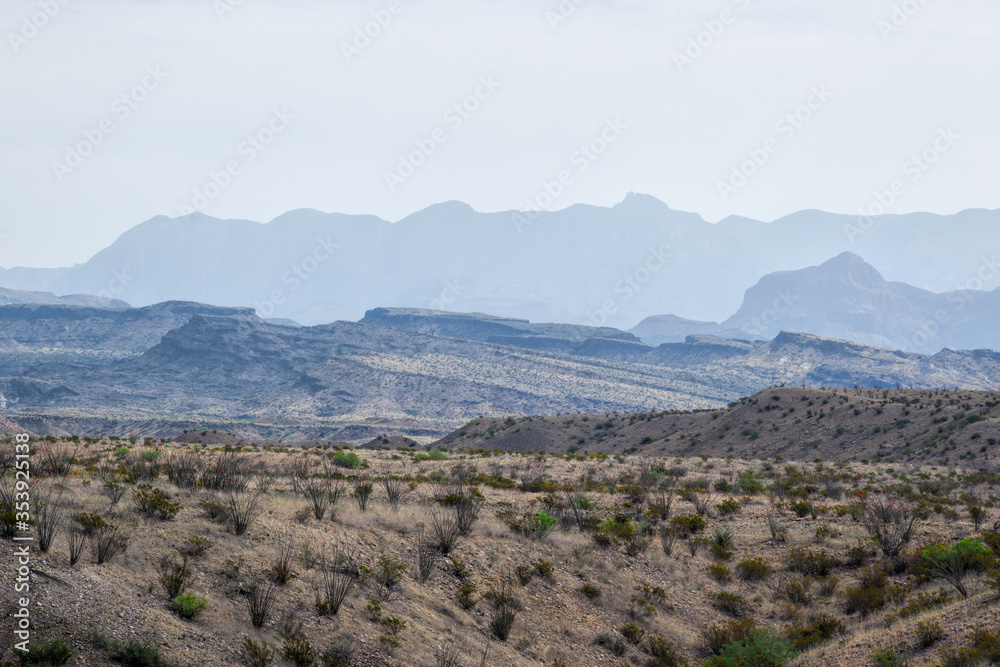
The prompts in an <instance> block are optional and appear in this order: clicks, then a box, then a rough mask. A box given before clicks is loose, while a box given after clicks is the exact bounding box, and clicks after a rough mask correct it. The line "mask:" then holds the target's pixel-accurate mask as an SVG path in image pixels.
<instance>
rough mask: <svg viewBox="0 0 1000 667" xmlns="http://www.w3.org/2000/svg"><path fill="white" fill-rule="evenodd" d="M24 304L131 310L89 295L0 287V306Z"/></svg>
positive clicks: (124, 303)
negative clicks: (58, 294)
mask: <svg viewBox="0 0 1000 667" xmlns="http://www.w3.org/2000/svg"><path fill="white" fill-rule="evenodd" d="M24 304H45V305H50V306H54V305H58V306H92V307H95V308H119V309H120V308H131V307H132V306H130V305H129V304H127V303H126V302H124V301H122V300H121V299H112V298H106V297H100V296H93V295H90V294H70V295H67V296H56V295H55V294H52V293H51V292H27V291H24V290H12V289H4V288H2V287H0V306H15V305H24Z"/></svg>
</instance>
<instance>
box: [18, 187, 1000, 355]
mask: <svg viewBox="0 0 1000 667" xmlns="http://www.w3.org/2000/svg"><path fill="white" fill-rule="evenodd" d="M998 223H1000V212H998V211H987V210H967V211H963V212H961V213H957V214H955V215H951V216H941V215H933V214H924V213H920V214H908V215H900V216H894V215H885V216H880V217H876V218H870V219H860V220H859V218H858V217H856V216H850V215H836V214H830V213H822V212H819V211H802V212H799V213H795V214H793V215H790V216H787V217H785V218H782V219H780V220H776V221H774V222H770V223H765V222H759V221H756V220H750V219H747V218H740V217H730V218H727V219H725V220H723V221H721V222H719V223H717V224H711V223H708V222H706V221H705V220H703V219H702V218H701V217H700V216H698V215H696V214H693V213H685V212H681V211H675V210H672V209H670V208H669V207H668V206H667V205H666V204H664V203H662V202H660V201H658V200H656V199H654V198H653V197H649V196H646V195H639V194H630V195H628V196H627V197H626V198H625V199H624V200H623V201H622V202H621V203H619V204H618V205H616V206H614V207H611V208H602V207H595V206H586V205H575V206H571V207H569V208H567V209H565V210H562V211H555V212H543V213H518V212H514V211H509V212H500V213H480V212H477V211H474V210H473V209H471V208H470V207H469V206H467V205H465V204H462V203H459V202H448V203H443V204H438V205H435V206H431V207H429V208H427V209H425V210H423V211H420V212H417V213H414V214H412V215H410V216H408V217H407V218H405V219H403V220H401V221H399V222H396V223H389V222H387V221H384V220H381V219H378V218H376V217H374V216H363V215H342V214H336V213H320V212H317V211H311V210H299V211H292V212H289V213H287V214H285V215H282V216H280V217H278V218H276V219H275V220H273V221H271V222H269V223H267V224H260V223H257V222H251V221H246V220H225V221H223V220H216V219H214V218H210V217H207V216H204V215H201V214H192V215H190V216H187V217H185V218H177V219H169V218H166V217H162V216H161V217H157V218H153V219H152V220H149V221H147V222H144V223H142V224H140V225H138V226H136V227H134V228H133V229H131V230H129V231H128V232H126V233H124V234H123V235H122V236H121V237H120V238H119V239H118V240H117V241H116V242H115V243H113V244H112V245H111V246H109V247H108V248H106V249H105V250H103V251H101V252H99V253H98V254H96V255H95V256H94V257H92V258H91V259H90V260H89V261H87V262H86V263H83V264H78V265H75V266H73V267H68V268H60V269H32V268H25V267H19V268H10V269H0V285H2V286H6V287H8V288H12V289H20V290H45V291H49V292H54V293H58V294H67V293H81V292H85V293H90V294H96V295H101V296H103V297H106V298H107V297H110V298H116V299H121V300H124V301H127V302H129V303H131V304H133V305H136V306H145V305H151V304H154V303H159V302H163V301H169V300H188V301H197V302H201V303H210V304H216V305H220V306H240V307H254V308H256V309H257V311H258V314H260V315H262V316H264V317H279V318H289V319H292V320H295V321H298V322H300V323H302V324H322V323H328V322H332V321H336V320H357V319H359V318H361V317H362V316H363V314H364V313H365V312H366V311H367V310H369V309H371V308H373V307H376V306H379V305H390V306H407V307H418V308H433V309H438V310H450V311H456V312H483V313H490V314H494V315H499V316H506V317H518V318H525V319H530V320H532V321H535V322H566V323H572V324H588V325H608V326H615V327H619V328H625V327H632V326H635V325H636V323H638V322H639V321H641V320H643V319H644V318H646V317H649V316H651V315H657V314H672V315H676V316H679V317H682V318H688V319H691V320H696V321H715V322H721V321H722V320H724V319H725V318H727V317H730V316H732V315H733V313H736V312H737V311H740V312H741V313H742V314H740V315H739V317H737V318H736V319H735V320H734V321H733V322H732V324H734V325H737V326H739V327H746V326H749V324H748V321H751V320H752V319H753V317H754V316H755V315H751V314H750V313H748V312H744V311H742V310H741V305H745V304H742V299H743V295H744V290H746V288H747V287H749V286H751V285H755V284H756V283H758V281H760V280H761V278H762V277H764V276H766V275H767V274H770V273H773V272H776V271H790V270H798V269H802V268H803V267H806V266H812V265H820V264H823V263H824V262H826V261H827V260H829V259H830V258H831V257H834V256H836V255H838V254H840V253H842V252H844V251H850V252H853V253H855V254H857V255H858V256H860V257H863V258H864V259H865V260H866V261H868V262H870V263H871V264H872V265H873V266H875V267H877V269H878V271H880V272H882V274H883V275H884V276H886V278H887V280H890V281H902V282H906V283H908V284H910V285H912V286H914V287H917V288H920V289H923V290H930V291H932V292H949V291H955V290H965V289H972V290H987V291H988V290H992V289H994V288H995V287H997V286H998V285H1000V275H997V273H996V270H995V262H994V261H993V254H992V252H990V249H991V248H993V247H996V243H994V242H993V240H994V239H997V236H998V234H1000V224H998ZM859 284H860V283H859ZM890 284H891V283H890ZM766 287H767V288H768V289H769V287H770V286H769V285H768V286H766ZM879 289H881V288H879ZM893 289H894V290H896V292H899V290H901V289H902V288H897V287H894V288H893ZM762 290H763V292H766V291H767V290H765V289H764V288H762ZM763 292H760V293H754V294H752V295H750V296H752V297H753V298H754V299H756V298H758V297H759V298H760V299H763V301H764V302H768V301H771V302H773V300H774V298H775V297H771V296H770V295H769V294H765V293H763ZM816 295H817V296H823V295H822V294H820V293H819V292H816ZM829 296H831V298H833V295H829ZM899 296H900V295H899V294H897V295H896V297H893V299H890V302H891V303H890V302H887V304H886V305H887V306H894V304H895V301H896V300H898V298H897V297H899ZM903 296H906V295H903ZM906 299H917V301H921V303H924V302H926V303H924V305H921V306H919V308H918V310H920V309H921V308H924V307H925V306H926V307H930V301H932V300H933V299H930V300H928V299H925V298H924V297H921V296H918V295H912V294H911V295H909V296H906ZM904 300H905V299H904ZM799 303H801V302H799ZM873 303H874V304H875V305H878V303H879V302H878V301H877V300H876V301H875V302H873ZM754 307H756V306H754ZM798 307H799V308H801V307H803V306H801V305H800V306H798ZM906 308H909V306H906ZM920 312H921V313H922V312H923V311H922V310H921V311H920ZM967 312H968V311H967ZM911 315H912V317H916V318H917V319H919V317H918V313H916V311H914V313H911ZM962 315H963V316H964V313H962ZM919 316H920V317H922V315H919ZM912 317H911V318H910V319H912ZM893 318H894V319H895V320H898V323H897V324H893V325H892V326H889V327H888V328H885V329H884V331H883V329H879V328H876V329H875V330H874V334H875V335H877V336H882V338H870V339H865V340H871V341H876V340H882V341H883V342H884V343H887V344H888V343H891V344H893V345H898V344H899V342H900V341H903V342H906V341H911V339H912V336H904V335H900V334H899V333H898V331H897V329H899V328H900V327H903V328H905V327H907V326H909V321H910V320H909V319H907V317H903V316H895V315H894V316H893ZM799 320H800V321H802V322H810V321H812V322H820V321H821V320H822V318H821V317H820V316H818V315H816V316H813V315H810V316H809V317H805V316H799ZM834 322H835V321H834V320H831V321H830V330H831V331H840V330H844V331H853V330H858V331H861V330H862V329H864V327H862V326H861V325H860V324H852V325H850V326H847V325H845V324H844V323H843V322H839V323H836V324H835V323H834ZM727 326H728V325H727ZM773 332H774V328H773V327H771V326H770V325H768V327H767V328H766V329H765V330H764V331H761V332H759V334H760V336H761V337H762V338H767V337H769V335H770V334H771V333H773ZM750 333H754V332H750ZM945 340H946V339H945V338H944V337H942V339H941V342H942V345H944V344H947V343H945V342H944V341H945ZM949 340H950V339H949ZM957 340H961V339H957ZM961 342H963V343H964V340H962V341H961ZM961 347H968V345H964V344H963V345H961ZM912 349H923V348H921V347H920V346H919V345H915V346H913V348H912ZM928 351H930V348H928Z"/></svg>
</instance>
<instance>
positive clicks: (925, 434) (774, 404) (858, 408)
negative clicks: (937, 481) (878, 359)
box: [435, 387, 1000, 466]
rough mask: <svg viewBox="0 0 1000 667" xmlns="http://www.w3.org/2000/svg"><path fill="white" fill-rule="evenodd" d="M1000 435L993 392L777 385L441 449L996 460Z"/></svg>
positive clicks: (466, 435) (517, 426) (472, 432)
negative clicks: (695, 404) (717, 404)
mask: <svg viewBox="0 0 1000 667" xmlns="http://www.w3.org/2000/svg"><path fill="white" fill-rule="evenodd" d="M998 441H1000V392H996V391H961V390H946V389H941V390H936V389H931V390H917V389H870V388H868V389H865V388H858V389H855V388H847V389H808V388H796V387H774V388H771V389H767V390H765V391H762V392H759V393H757V394H755V395H753V396H748V397H744V398H742V399H741V400H739V401H734V402H733V403H732V404H731V405H729V406H728V407H727V408H724V409H719V410H705V411H698V412H663V413H656V412H649V413H638V414H619V413H606V414H599V415H594V414H571V415H558V416H549V417H528V418H521V419H515V418H509V419H503V420H501V419H478V420H474V421H472V422H470V423H469V424H466V425H465V426H463V427H462V428H460V429H458V430H457V431H455V432H454V433H451V434H449V435H448V436H446V437H445V438H443V439H441V440H440V441H438V442H437V443H435V446H438V447H445V448H460V449H487V450H489V449H501V450H511V451H548V452H560V453H566V452H575V453H592V452H603V453H625V454H631V453H634V452H639V453H642V454H648V455H653V454H655V455H670V456H672V455H676V456H693V455H699V456H700V455H707V456H714V457H725V456H746V457H754V458H757V457H775V456H781V457H783V458H786V459H789V460H810V459H813V458H820V459H823V460H827V461H833V460H845V459H849V460H862V459H864V460H873V461H879V460H888V461H890V462H891V461H894V460H895V461H911V462H920V463H926V464H936V465H955V464H960V465H979V466H990V465H992V466H996V465H998V463H1000V448H998V446H997V444H998Z"/></svg>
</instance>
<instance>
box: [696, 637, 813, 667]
mask: <svg viewBox="0 0 1000 667" xmlns="http://www.w3.org/2000/svg"><path fill="white" fill-rule="evenodd" d="M798 654H799V653H798V651H796V650H795V646H794V645H793V644H792V643H791V642H789V641H788V640H787V639H783V638H782V637H779V636H778V635H777V634H775V633H774V632H772V631H771V630H763V629H760V628H758V629H756V630H752V631H751V632H750V633H749V634H748V635H747V636H746V637H745V638H743V639H741V640H739V641H736V642H733V643H732V644H730V645H729V646H727V647H725V648H724V649H722V651H720V652H719V654H718V655H715V656H712V657H711V658H709V659H708V660H707V661H705V665H706V666H707V667H781V666H782V665H784V664H785V663H787V662H788V661H789V660H791V659H792V658H794V657H796V656H797V655H798Z"/></svg>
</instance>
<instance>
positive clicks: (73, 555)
mask: <svg viewBox="0 0 1000 667" xmlns="http://www.w3.org/2000/svg"><path fill="white" fill-rule="evenodd" d="M66 541H67V546H68V547H69V566H70V567H73V566H74V565H76V563H77V561H79V560H80V556H81V555H82V554H83V547H84V546H86V544H87V534H86V533H85V532H84V531H83V529H82V528H80V527H79V526H78V525H76V524H74V525H73V526H72V527H70V529H69V533H67V535H66Z"/></svg>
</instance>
